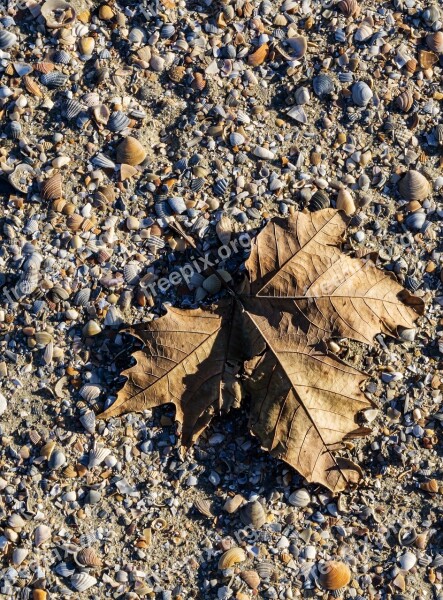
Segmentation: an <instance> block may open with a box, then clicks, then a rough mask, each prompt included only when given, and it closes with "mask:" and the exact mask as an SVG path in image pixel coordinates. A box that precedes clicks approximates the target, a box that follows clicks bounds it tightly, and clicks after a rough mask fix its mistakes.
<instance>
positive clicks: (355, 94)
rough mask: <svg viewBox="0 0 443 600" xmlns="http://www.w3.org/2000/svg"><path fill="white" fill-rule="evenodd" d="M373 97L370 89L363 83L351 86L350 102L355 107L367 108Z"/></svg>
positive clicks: (359, 82)
mask: <svg viewBox="0 0 443 600" xmlns="http://www.w3.org/2000/svg"><path fill="white" fill-rule="evenodd" d="M373 95H374V94H373V93H372V90H371V88H370V87H369V85H368V84H367V83H365V82H364V81H357V82H356V83H354V85H353V86H352V100H353V102H354V104H356V105H357V106H367V105H368V104H369V102H370V101H371V100H372V97H373Z"/></svg>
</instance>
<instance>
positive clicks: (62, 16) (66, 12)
mask: <svg viewBox="0 0 443 600" xmlns="http://www.w3.org/2000/svg"><path fill="white" fill-rule="evenodd" d="M41 15H42V17H43V18H44V20H45V22H46V27H47V28H48V29H59V28H61V27H68V26H69V25H72V24H73V23H74V21H75V17H76V14H75V10H74V9H73V8H72V6H71V5H70V4H69V3H68V2H63V0H46V2H44V3H43V4H42V7H41Z"/></svg>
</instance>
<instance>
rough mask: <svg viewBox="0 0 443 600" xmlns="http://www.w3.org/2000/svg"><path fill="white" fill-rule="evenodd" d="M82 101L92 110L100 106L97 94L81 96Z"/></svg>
mask: <svg viewBox="0 0 443 600" xmlns="http://www.w3.org/2000/svg"><path fill="white" fill-rule="evenodd" d="M82 101H83V102H84V103H85V104H86V106H88V107H89V108H93V107H94V106H97V105H98V104H100V96H99V95H98V94H97V92H88V93H87V94H84V95H83V96H82Z"/></svg>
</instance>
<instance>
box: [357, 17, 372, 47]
mask: <svg viewBox="0 0 443 600" xmlns="http://www.w3.org/2000/svg"><path fill="white" fill-rule="evenodd" d="M373 33H374V30H373V29H372V27H371V26H370V25H369V23H366V22H363V23H362V24H361V25H360V27H359V28H358V29H357V30H356V32H355V33H354V40H355V41H356V42H360V43H361V42H366V41H367V40H369V38H370V37H371V36H372V34H373Z"/></svg>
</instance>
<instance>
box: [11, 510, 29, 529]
mask: <svg viewBox="0 0 443 600" xmlns="http://www.w3.org/2000/svg"><path fill="white" fill-rule="evenodd" d="M8 525H9V527H12V529H21V528H22V527H24V526H25V525H26V521H25V520H24V519H23V517H22V516H21V515H19V514H18V513H12V515H9V517H8Z"/></svg>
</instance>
